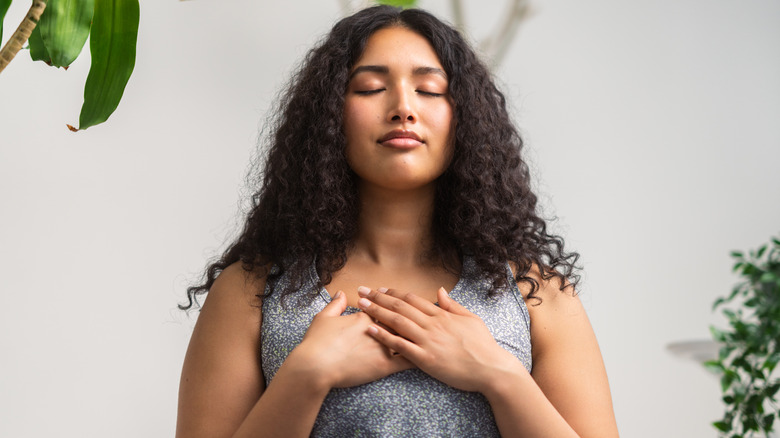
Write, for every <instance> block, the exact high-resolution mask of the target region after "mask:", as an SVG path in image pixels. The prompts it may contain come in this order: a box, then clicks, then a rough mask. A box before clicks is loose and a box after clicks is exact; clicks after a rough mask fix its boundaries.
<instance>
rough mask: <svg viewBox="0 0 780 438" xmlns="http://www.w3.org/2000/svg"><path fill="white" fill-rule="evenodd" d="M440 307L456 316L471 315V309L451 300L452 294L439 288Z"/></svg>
mask: <svg viewBox="0 0 780 438" xmlns="http://www.w3.org/2000/svg"><path fill="white" fill-rule="evenodd" d="M438 297H439V307H440V308H442V309H443V310H446V311H448V312H452V313H454V314H456V315H471V312H470V311H469V309H467V308H465V307H463V306H461V305H460V303H459V302H457V301H455V300H453V299H452V298H450V294H449V293H448V292H447V291H446V290H445V289H444V288H443V287H440V288H439V292H438Z"/></svg>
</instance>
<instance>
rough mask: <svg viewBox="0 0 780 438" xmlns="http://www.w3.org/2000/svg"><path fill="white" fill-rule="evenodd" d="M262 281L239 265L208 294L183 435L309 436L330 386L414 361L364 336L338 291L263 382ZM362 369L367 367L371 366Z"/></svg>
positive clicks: (193, 353)
mask: <svg viewBox="0 0 780 438" xmlns="http://www.w3.org/2000/svg"><path fill="white" fill-rule="evenodd" d="M263 283H264V282H263V281H257V280H254V279H252V278H251V276H250V275H249V274H247V273H246V272H245V271H244V270H243V269H242V268H241V266H239V265H238V264H235V265H231V266H229V267H228V268H227V269H225V270H224V271H223V272H222V273H221V274H220V276H219V277H218V278H217V281H216V282H215V283H214V286H213V287H212V288H211V290H210V292H209V296H208V299H207V300H206V302H205V303H204V305H203V309H202V310H201V313H200V316H199V318H198V322H197V323H196V325H195V330H194V332H193V334H192V339H191V340H190V345H189V348H188V350H187V355H186V357H185V360H184V366H183V369H182V377H181V383H180V387H179V414H178V420H177V427H176V436H177V437H178V438H190V437H244V436H252V437H265V436H285V437H296V436H301V437H307V436H309V434H310V433H311V430H312V427H313V425H314V421H315V419H316V417H317V413H318V412H319V409H320V407H321V405H322V401H323V400H324V399H325V396H326V395H327V394H328V392H329V391H330V389H331V388H332V387H336V386H353V385H358V384H361V383H366V382H370V381H373V380H376V379H378V378H381V377H384V376H386V375H388V374H391V373H393V372H396V371H400V370H401V369H406V368H409V367H411V364H409V362H407V361H406V360H405V359H403V358H400V357H394V358H390V357H389V356H388V355H387V352H386V350H385V349H384V347H383V346H382V345H381V344H379V343H378V342H376V341H375V340H373V339H372V338H370V337H369V336H368V335H366V333H365V332H366V328H367V327H368V324H369V323H370V319H369V318H368V317H367V316H366V315H363V314H355V315H348V316H339V315H340V314H341V313H342V312H343V310H344V308H346V298H345V296H344V294H341V296H339V297H338V298H334V300H333V301H332V302H331V303H330V304H329V305H328V306H326V307H325V309H324V310H323V311H321V312H320V313H319V314H317V316H315V318H314V320H313V321H312V324H311V326H310V327H309V330H308V331H307V332H306V336H305V337H304V339H303V341H302V342H301V344H300V345H299V346H298V347H296V348H295V349H294V350H293V351H292V352H291V353H290V355H289V356H288V357H287V359H286V360H285V362H284V363H283V364H282V366H281V367H280V368H279V371H278V372H277V373H276V375H275V376H274V379H273V381H272V382H271V384H269V385H268V386H267V387H266V385H265V382H264V379H263V375H262V371H261V360H260V347H259V340H260V325H261V312H260V300H259V299H258V298H257V297H256V296H255V295H256V294H257V293H258V292H260V291H262V290H263V287H264V284H263ZM365 365H370V367H368V368H366V367H365Z"/></svg>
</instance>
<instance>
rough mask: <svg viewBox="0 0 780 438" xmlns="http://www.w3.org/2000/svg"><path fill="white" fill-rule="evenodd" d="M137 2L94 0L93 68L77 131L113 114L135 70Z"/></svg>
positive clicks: (131, 0)
mask: <svg viewBox="0 0 780 438" xmlns="http://www.w3.org/2000/svg"><path fill="white" fill-rule="evenodd" d="M139 17H140V10H139V5H138V0H96V1H95V15H94V18H93V23H92V31H91V33H90V39H89V49H90V53H91V55H92V65H91V66H90V69H89V75H88V76H87V83H86V85H85V87H84V105H83V106H82V107H81V116H80V117H79V129H86V128H89V127H90V126H94V125H97V124H99V123H103V122H105V121H106V119H108V117H109V116H110V115H111V113H113V112H114V110H115V109H116V107H117V105H119V101H120V100H121V99H122V94H123V93H124V91H125V86H126V85H127V81H128V80H129V79H130V75H131V74H132V73H133V68H134V67H135V44H136V40H137V38H138V21H139Z"/></svg>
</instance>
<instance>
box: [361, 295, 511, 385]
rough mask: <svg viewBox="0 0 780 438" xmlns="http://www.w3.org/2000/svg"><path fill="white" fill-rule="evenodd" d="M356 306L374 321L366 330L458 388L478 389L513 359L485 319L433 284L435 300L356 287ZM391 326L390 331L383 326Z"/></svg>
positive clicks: (435, 376)
mask: <svg viewBox="0 0 780 438" xmlns="http://www.w3.org/2000/svg"><path fill="white" fill-rule="evenodd" d="M358 293H359V294H360V296H361V297H362V298H361V299H360V300H359V302H358V305H359V306H360V308H361V309H362V310H363V312H365V313H367V314H368V315H369V316H371V317H372V318H374V319H375V320H376V321H378V322H379V324H374V325H371V326H369V329H368V331H369V334H371V335H372V336H373V337H374V338H376V339H377V340H378V341H379V342H381V343H382V344H384V345H385V346H387V347H388V348H390V349H391V350H393V351H396V352H398V353H399V354H401V355H403V356H404V357H405V358H406V359H407V360H409V361H410V362H412V363H414V364H415V365H416V366H417V367H418V368H420V369H421V370H423V371H424V372H426V373H427V374H429V375H430V376H432V377H434V378H436V379H438V380H440V381H442V382H444V383H446V384H448V385H450V386H452V387H455V388H458V389H461V390H464V391H476V392H484V390H485V389H486V388H487V387H488V386H489V385H490V384H491V382H490V379H491V378H493V377H494V376H497V375H499V373H495V372H494V371H496V370H507V369H510V368H516V367H517V365H518V364H519V361H518V360H517V359H516V358H515V357H514V356H512V354H511V353H509V352H508V351H506V350H504V349H503V348H501V346H500V345H498V343H496V341H495V339H494V338H493V335H492V334H491V333H490V331H489V330H488V328H487V326H486V325H485V323H484V322H483V321H482V320H481V319H480V318H479V317H478V316H477V315H475V314H473V313H471V312H470V311H468V309H466V308H465V307H463V306H461V305H460V304H459V303H457V302H456V301H455V300H453V299H451V298H450V297H449V295H448V294H447V292H446V291H445V290H444V288H441V289H439V292H438V299H439V305H438V306H436V305H435V304H433V303H431V302H430V301H428V300H426V299H423V298H421V297H419V296H417V295H414V294H411V293H409V294H406V293H401V292H398V291H394V290H388V291H387V292H385V293H382V292H378V291H376V290H369V289H367V288H360V289H359V291H358ZM388 328H389V329H390V330H392V331H393V332H395V333H393V332H391V331H389V330H388Z"/></svg>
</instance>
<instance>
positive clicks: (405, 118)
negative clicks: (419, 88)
mask: <svg viewBox="0 0 780 438" xmlns="http://www.w3.org/2000/svg"><path fill="white" fill-rule="evenodd" d="M413 93H414V90H406V89H404V88H403V87H399V89H398V90H397V91H396V92H395V93H393V94H394V96H393V99H392V101H391V104H390V111H389V112H388V114H387V120H388V121H389V122H402V123H405V122H412V123H414V122H416V121H417V114H416V111H415V109H414V105H413V103H412V102H413V99H414V98H413V96H410V94H413Z"/></svg>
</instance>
